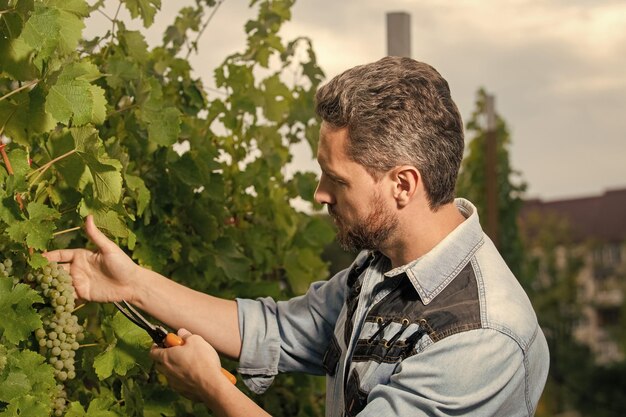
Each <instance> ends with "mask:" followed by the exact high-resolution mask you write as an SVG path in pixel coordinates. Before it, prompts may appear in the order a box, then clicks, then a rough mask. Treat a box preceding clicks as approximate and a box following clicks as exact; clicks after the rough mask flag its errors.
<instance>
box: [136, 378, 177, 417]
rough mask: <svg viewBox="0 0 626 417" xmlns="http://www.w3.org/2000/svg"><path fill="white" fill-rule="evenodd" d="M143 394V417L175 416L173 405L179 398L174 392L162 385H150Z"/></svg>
mask: <svg viewBox="0 0 626 417" xmlns="http://www.w3.org/2000/svg"><path fill="white" fill-rule="evenodd" d="M144 393H145V398H144V408H143V413H144V414H143V415H144V417H163V416H167V417H172V416H175V415H176V411H175V408H174V404H175V403H176V400H178V399H180V397H179V395H178V394H176V393H175V392H174V391H172V390H171V389H167V388H165V387H163V386H162V385H155V384H152V385H150V387H149V389H148V390H147V392H146V391H144Z"/></svg>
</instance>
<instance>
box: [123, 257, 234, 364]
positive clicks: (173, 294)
mask: <svg viewBox="0 0 626 417" xmlns="http://www.w3.org/2000/svg"><path fill="white" fill-rule="evenodd" d="M133 281H134V282H136V283H137V286H136V290H135V291H134V294H135V297H134V298H133V300H132V301H133V303H134V304H135V305H136V306H137V307H139V308H140V309H142V310H143V311H145V312H147V313H149V314H150V315H151V316H153V317H155V318H157V319H159V320H161V321H162V322H163V323H165V324H167V325H168V326H170V327H171V328H173V329H179V328H185V329H187V330H189V331H190V332H191V333H193V334H198V335H200V336H202V338H204V339H205V340H206V341H207V342H209V343H210V344H211V345H212V346H213V347H214V348H215V349H216V350H217V351H218V352H220V353H221V354H223V355H226V356H228V357H231V358H234V359H237V358H239V354H240V351H241V336H240V334H239V323H238V317H237V303H236V302H235V301H234V300H224V299H221V298H217V297H213V296H210V295H208V294H204V293H201V292H199V291H195V290H192V289H191V288H188V287H185V286H183V285H181V284H178V283H177V282H175V281H172V280H170V279H168V278H166V277H164V276H162V275H160V274H158V273H156V272H153V271H150V270H148V269H145V268H141V267H139V268H138V270H137V276H136V277H135V279H134V280H133Z"/></svg>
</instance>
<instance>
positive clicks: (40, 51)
mask: <svg viewBox="0 0 626 417" xmlns="http://www.w3.org/2000/svg"><path fill="white" fill-rule="evenodd" d="M56 3H57V5H60V4H62V2H59V1H57V2H56ZM77 3H78V1H76V0H74V1H72V2H71V4H77ZM61 7H62V6H61ZM70 10H71V9H70ZM84 27H85V25H84V23H83V21H82V19H81V18H80V17H78V16H77V15H76V14H75V13H73V12H72V11H68V10H64V9H62V8H57V7H49V6H44V5H42V4H41V3H35V10H34V12H33V14H32V15H31V17H30V19H28V21H27V22H26V23H25V25H24V30H23V31H22V33H21V35H20V39H22V40H23V41H24V42H25V43H26V44H27V45H28V46H30V47H31V48H32V49H33V50H34V51H35V57H34V64H35V66H36V67H37V68H38V69H39V70H42V69H43V64H44V62H46V61H48V60H49V59H50V58H51V57H53V56H55V55H59V54H60V55H66V54H69V53H72V52H73V51H74V50H75V49H76V47H77V46H78V41H79V40H80V38H81V34H82V30H83V28H84Z"/></svg>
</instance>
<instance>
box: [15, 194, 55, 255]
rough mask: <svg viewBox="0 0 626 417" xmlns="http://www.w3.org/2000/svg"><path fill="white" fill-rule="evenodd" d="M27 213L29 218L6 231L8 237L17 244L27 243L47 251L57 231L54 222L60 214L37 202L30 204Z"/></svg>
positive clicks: (29, 245) (34, 247)
mask: <svg viewBox="0 0 626 417" xmlns="http://www.w3.org/2000/svg"><path fill="white" fill-rule="evenodd" d="M26 211H27V213H28V218H27V219H25V220H22V221H16V222H14V223H12V224H11V225H10V226H9V227H8V228H7V229H6V232H7V235H8V236H9V237H10V238H11V239H12V240H13V241H15V242H17V243H24V242H26V245H28V247H31V248H33V249H38V250H45V249H46V248H47V244H48V242H49V241H50V239H52V232H54V230H55V229H56V226H55V225H54V222H53V220H55V219H57V218H59V213H58V212H57V211H56V210H54V209H51V208H49V207H47V206H45V205H44V204H41V203H38V202H35V201H31V202H30V203H28V207H27V208H26Z"/></svg>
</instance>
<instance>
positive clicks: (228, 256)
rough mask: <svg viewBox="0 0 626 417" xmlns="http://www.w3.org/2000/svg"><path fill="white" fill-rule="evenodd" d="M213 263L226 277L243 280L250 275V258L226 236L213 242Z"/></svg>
mask: <svg viewBox="0 0 626 417" xmlns="http://www.w3.org/2000/svg"><path fill="white" fill-rule="evenodd" d="M214 249H215V263H216V265H217V266H218V267H220V268H221V269H222V270H223V271H224V273H225V274H226V276H227V277H228V278H231V279H234V280H236V281H245V280H246V279H248V278H249V276H250V267H251V264H250V260H249V259H248V258H246V257H245V256H244V255H243V254H242V253H241V251H239V250H238V249H237V247H236V246H235V243H234V242H233V241H232V240H231V239H229V238H226V237H222V238H219V239H218V240H216V241H215V243H214Z"/></svg>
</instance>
